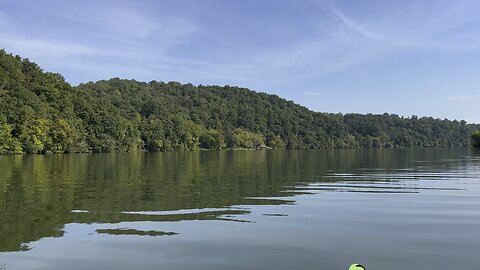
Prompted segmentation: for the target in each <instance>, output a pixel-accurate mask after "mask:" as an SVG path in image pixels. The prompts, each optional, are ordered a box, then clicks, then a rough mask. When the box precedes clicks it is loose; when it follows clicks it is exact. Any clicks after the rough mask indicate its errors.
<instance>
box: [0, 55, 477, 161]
mask: <svg viewBox="0 0 480 270" xmlns="http://www.w3.org/2000/svg"><path fill="white" fill-rule="evenodd" d="M478 128H479V126H476V125H467V123H466V122H465V121H460V122H459V121H449V120H440V119H433V118H426V117H424V118H417V117H416V116H413V117H411V118H404V117H400V116H397V115H393V114H392V115H390V114H383V115H372V114H368V115H361V114H346V115H342V114H328V113H318V112H312V111H310V110H308V109H307V108H305V107H302V106H299V105H297V104H295V103H293V102H291V101H287V100H285V99H282V98H279V97H278V96H275V95H269V94H265V93H256V92H253V91H250V90H248V89H245V88H239V87H230V86H224V87H220V86H203V85H199V86H193V85H192V84H180V83H177V82H169V83H164V82H156V81H152V82H149V83H144V82H137V81H134V80H121V79H117V78H115V79H111V80H108V81H98V82H95V83H93V82H89V83H86V84H81V85H79V86H78V87H72V86H70V85H69V84H68V83H67V82H65V80H64V78H63V77H62V76H61V75H59V74H55V73H48V72H47V73H45V72H43V71H42V69H41V68H40V67H39V66H37V65H36V64H35V63H32V62H30V61H29V60H28V59H22V58H21V57H19V56H12V55H9V54H7V53H6V52H5V51H3V50H2V51H0V154H19V153H64V152H112V151H136V150H148V151H173V150H197V149H220V148H290V149H294V148H359V147H376V148H391V147H434V146H436V147H447V146H467V145H469V144H470V134H471V133H472V132H473V130H475V129H478Z"/></svg>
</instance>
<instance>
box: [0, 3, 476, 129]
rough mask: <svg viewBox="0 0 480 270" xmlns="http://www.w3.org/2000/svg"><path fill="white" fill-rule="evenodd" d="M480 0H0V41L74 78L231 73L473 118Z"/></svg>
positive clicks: (320, 104)
mask: <svg viewBox="0 0 480 270" xmlns="http://www.w3.org/2000/svg"><path fill="white" fill-rule="evenodd" d="M479 10H480V1H477V0H458V1H451V0H444V1H436V0H431V1H427V0H425V1H418V0H412V1H407V0H406V1H402V0H395V1H385V0H375V1H370V0H362V1H353V0H339V1H334V0H330V1H326V0H325V1H323V0H242V1H233V0H222V1H220V0H196V1H191V0H180V1H179V0H171V1H167V0H157V1H153V0H152V1H147V0H143V1H142V0H137V1H133V0H132V1H121V0H117V1H102V0H95V1H91V0H82V1H76V0H75V1H73V0H43V1H38V0H0V47H1V48H5V49H6V50H7V51H8V52H10V53H13V54H19V55H21V56H23V57H26V58H29V59H31V60H33V61H35V62H37V63H38V64H39V65H40V66H42V67H43V68H44V69H45V70H47V71H53V72H58V73H61V74H63V75H64V76H65V78H66V79H67V81H69V82H70V83H72V84H78V83H80V82H86V81H96V80H100V79H108V78H111V77H121V78H134V79H137V80H141V81H150V80H158V81H179V82H183V83H187V82H190V83H193V84H204V85H208V84H215V85H225V84H228V85H238V86H243V87H248V88H251V89H253V90H256V91H262V92H267V93H274V94H277V95H279V96H281V97H285V98H287V99H291V100H294V101H295V102H296V103H299V104H302V105H304V106H307V107H308V108H310V109H312V110H315V111H321V112H342V113H347V112H359V113H383V112H389V113H396V114H399V115H405V116H410V115H414V114H415V115H419V116H433V117H438V118H449V119H465V120H467V121H469V122H477V123H480V113H479V111H478V108H479V104H480V91H479V90H480V16H478V11H479Z"/></svg>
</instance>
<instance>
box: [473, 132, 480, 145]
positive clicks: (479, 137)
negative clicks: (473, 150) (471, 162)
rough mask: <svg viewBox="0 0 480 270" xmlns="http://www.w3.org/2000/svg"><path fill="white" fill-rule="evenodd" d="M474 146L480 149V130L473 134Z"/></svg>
mask: <svg viewBox="0 0 480 270" xmlns="http://www.w3.org/2000/svg"><path fill="white" fill-rule="evenodd" d="M472 145H473V146H474V147H477V148H480V130H477V131H475V132H474V133H473V134H472Z"/></svg>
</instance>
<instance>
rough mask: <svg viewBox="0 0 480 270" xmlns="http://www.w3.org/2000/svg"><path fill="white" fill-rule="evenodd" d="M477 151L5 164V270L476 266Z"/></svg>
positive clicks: (1, 218)
mask: <svg viewBox="0 0 480 270" xmlns="http://www.w3.org/2000/svg"><path fill="white" fill-rule="evenodd" d="M479 254H480V152H475V151H474V150H471V149H407V150H316V151H313V150H311V151H230V152H193V153H131V154H85V155H83V154H72V155H47V156H0V269H2V268H3V269H6V270H9V269H50V270H56V269H82V270H83V269H102V270H105V269H129V270H130V269H171V270H176V269H200V270H203V269H205V270H206V269H208V270H215V269H265V270H270V269H272V270H273V269H275V270H281V269H288V270H292V269H298V270H307V269H312V270H313V269H315V270H318V269H325V270H330V269H332V270H333V269H347V267H348V265H349V264H351V263H352V262H358V263H362V264H365V265H366V266H368V268H367V269H369V270H370V269H382V270H384V269H389V270H396V269H402V270H404V269H422V270H429V269H435V270H437V269H478V265H479V264H480V256H479Z"/></svg>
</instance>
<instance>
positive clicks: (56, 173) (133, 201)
mask: <svg viewBox="0 0 480 270" xmlns="http://www.w3.org/2000/svg"><path fill="white" fill-rule="evenodd" d="M451 151H454V150H434V149H430V150H325V151H318V150H317V151H313V150H312V151H229V152H187V153H183V152H182V153H132V154H85V155H83V154H75V155H45V156H10V157H7V156H2V157H0V251H21V250H28V246H27V245H25V244H22V243H27V242H32V241H36V240H38V239H40V238H42V237H61V236H63V234H64V232H63V228H64V225H65V224H68V223H119V222H124V221H159V222H161V221H167V222H175V221H181V220H218V219H221V220H227V221H228V220H229V221H244V220H239V219H236V218H235V216H238V215H242V214H245V213H248V209H247V210H238V209H234V208H231V209H225V208H229V207H231V206H240V205H252V204H269V205H274V204H285V203H293V200H290V201H289V200H285V199H281V198H277V199H276V198H275V197H289V196H293V195H296V194H298V192H299V191H298V190H297V192H285V191H289V190H291V187H292V186H295V185H296V183H299V182H308V181H341V180H342V179H341V178H337V179H332V178H326V177H323V176H325V175H327V174H331V173H356V172H361V170H362V169H365V168H380V169H381V170H387V171H389V170H391V171H394V170H396V169H398V168H406V167H408V166H412V163H410V162H409V161H411V160H413V159H421V160H438V159H441V158H442V157H448V155H450V154H451ZM458 151H463V150H458ZM442 166H447V165H442ZM450 166H451V165H450ZM455 166H460V164H456V165H455ZM204 208H212V209H223V210H216V212H215V211H213V212H208V211H204V212H199V213H191V214H182V213H172V214H158V215H156V214H153V215H145V214H142V213H141V212H145V211H175V210H181V209H204ZM72 210H85V211H72ZM128 211H132V212H134V211H136V212H140V213H138V214H132V213H126V212H128ZM117 233H118V232H117ZM126 233H132V234H133V233H135V232H132V231H127V232H126ZM139 233H140V234H141V232H139ZM147 234H148V233H147Z"/></svg>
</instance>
